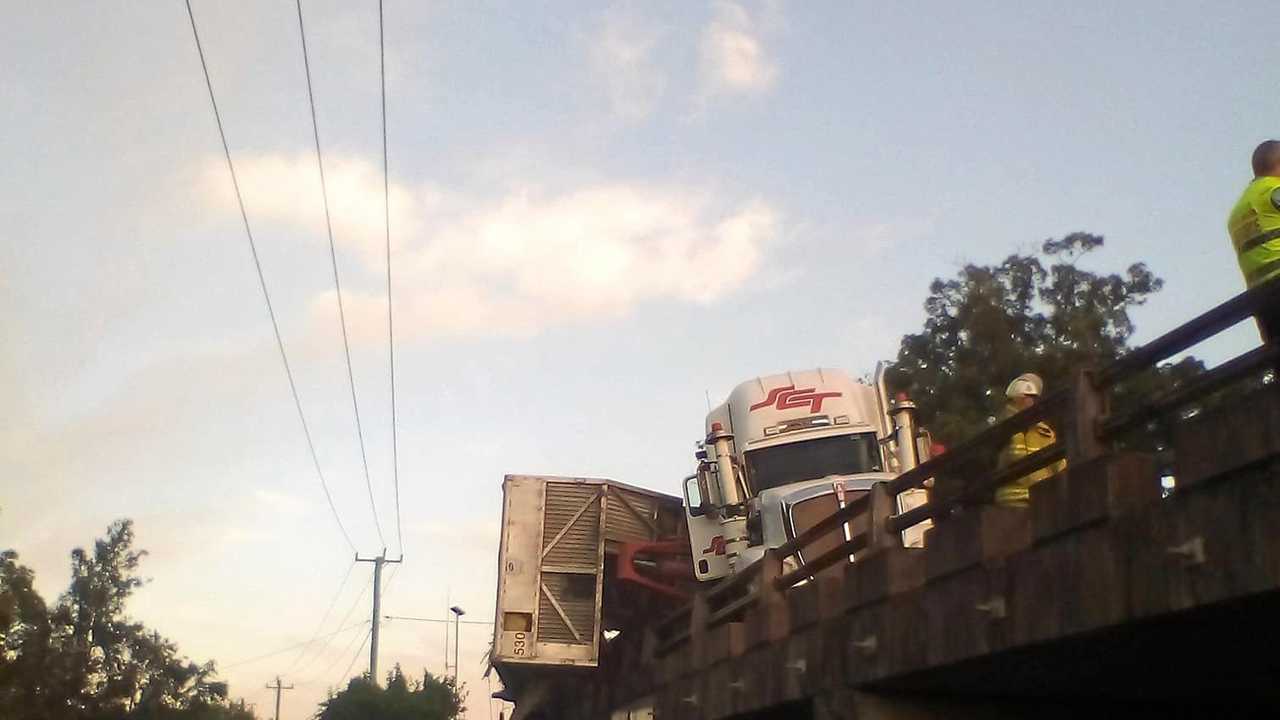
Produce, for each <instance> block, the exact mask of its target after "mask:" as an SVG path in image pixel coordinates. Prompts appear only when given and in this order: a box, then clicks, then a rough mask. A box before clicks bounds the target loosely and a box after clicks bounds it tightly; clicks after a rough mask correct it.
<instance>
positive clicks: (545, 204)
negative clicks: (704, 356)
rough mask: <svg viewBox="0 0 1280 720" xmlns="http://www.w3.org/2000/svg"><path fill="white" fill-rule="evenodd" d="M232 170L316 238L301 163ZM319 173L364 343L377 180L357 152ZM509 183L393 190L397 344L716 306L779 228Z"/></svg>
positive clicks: (347, 296)
mask: <svg viewBox="0 0 1280 720" xmlns="http://www.w3.org/2000/svg"><path fill="white" fill-rule="evenodd" d="M210 163H211V164H213V161H210ZM239 167H240V172H241V175H242V176H243V178H244V179H243V181H242V182H243V185H244V188H245V197H246V198H247V202H248V203H249V204H250V208H249V211H250V213H251V214H252V216H254V217H265V218H267V219H270V220H272V221H273V222H278V223H287V224H290V225H292V226H296V227H299V228H305V229H307V230H315V229H317V227H319V232H320V233H322V228H323V225H322V221H321V220H320V219H319V217H318V215H319V213H318V211H317V210H316V209H315V206H316V205H318V202H308V201H306V200H305V199H302V200H300V199H299V188H302V187H305V185H306V183H307V182H309V180H308V178H311V177H313V176H314V168H313V167H309V166H308V165H307V163H306V161H305V157H303V158H300V159H288V158H282V157H278V156H262V157H251V158H247V159H245V160H242V161H241V163H240V166H239ZM326 173H327V177H328V179H329V187H330V197H331V199H332V200H333V203H332V205H333V215H334V223H335V231H336V232H337V240H338V242H339V243H340V244H341V245H343V246H344V249H351V250H355V252H354V255H355V256H356V257H358V258H360V259H361V260H362V262H363V263H364V264H363V267H362V268H360V270H362V271H363V273H362V274H363V278H362V277H360V274H359V273H352V275H353V281H352V282H350V283H348V282H346V280H345V278H344V287H343V293H344V294H343V300H344V302H345V304H346V308H347V315H348V321H349V324H350V325H351V327H352V329H353V331H354V332H356V333H357V334H360V333H366V334H369V335H371V336H373V335H376V334H377V333H381V332H384V328H385V322H386V320H385V312H386V309H385V296H384V295H383V290H382V289H381V288H382V286H381V281H379V280H378V279H377V278H378V277H379V276H380V273H381V272H382V267H383V265H382V263H383V262H384V256H383V253H382V245H381V243H382V234H381V233H382V231H381V217H382V216H381V213H382V196H381V177H380V175H379V174H378V173H377V172H375V171H374V169H373V167H372V166H371V165H370V164H369V163H367V162H364V161H362V160H359V159H353V158H336V159H334V160H333V161H331V162H330V163H329V165H328V166H327V167H326ZM209 182H210V191H211V192H210V196H211V197H218V198H219V200H218V202H221V203H224V204H226V206H227V207H228V208H229V207H233V205H231V203H233V202H234V200H233V199H232V198H231V197H230V196H229V195H227V194H226V193H225V192H224V193H221V194H219V193H218V192H217V190H216V188H217V187H219V185H220V186H222V187H225V185H226V182H225V178H223V177H217V176H216V173H213V172H210V173H209ZM514 187H515V189H514V190H510V191H507V192H505V194H503V195H500V196H498V197H497V198H495V199H492V200H490V199H487V198H477V197H472V196H467V195H462V194H449V193H443V192H440V191H438V190H435V189H433V188H431V187H428V186H423V187H419V188H408V187H404V186H400V185H396V186H394V187H393V189H392V207H393V212H394V213H395V214H396V217H395V218H393V224H395V225H396V227H398V228H400V229H399V230H397V231H395V232H394V233H393V237H395V238H396V239H397V249H396V250H395V253H396V261H395V262H396V274H397V276H398V279H397V281H396V288H397V291H396V298H395V301H396V314H397V323H396V325H397V328H398V329H400V328H403V329H404V332H405V334H406V339H409V337H408V336H410V334H412V333H417V334H419V335H434V336H441V335H443V336H454V337H486V336H488V337H492V336H530V335H533V334H536V333H538V332H540V331H542V330H544V329H546V328H549V327H553V326H557V325H563V324H568V323H577V322H585V321H594V320H602V319H612V318H617V317H621V316H624V315H625V314H626V313H628V312H630V311H632V310H633V309H635V308H636V307H638V306H640V305H642V304H645V303H653V302H661V301H677V302H686V303H695V304H708V303H712V302H715V301H718V300H721V299H723V298H725V297H727V296H729V295H730V294H732V293H733V292H735V291H737V290H739V289H741V288H742V287H743V286H744V285H745V284H746V283H747V281H748V280H749V279H750V278H751V277H752V276H753V275H754V274H755V273H756V271H757V270H758V269H759V268H760V266H761V264H762V262H763V259H764V257H765V254H766V253H767V251H768V248H769V246H770V244H771V242H772V241H773V240H774V239H775V238H776V237H777V235H778V234H779V226H780V218H779V214H778V212H777V211H776V210H775V209H774V208H773V207H772V206H771V205H769V204H768V203H766V202H764V201H761V200H746V201H737V202H728V201H725V200H724V199H722V198H719V197H717V196H715V194H714V193H710V192H704V191H699V190H698V189H697V188H690V187H685V186H674V185H673V186H662V185H646V184H634V183H600V184H591V185H586V186H582V187H578V188H575V189H570V190H567V191H560V192H544V191H541V190H540V189H538V188H537V187H536V186H533V185H523V186H522V185H518V184H517V185H515V186H514ZM319 237H323V235H322V234H320V235H319ZM353 246H354V247H353ZM362 279H363V280H365V281H366V282H363V283H362V282H361V280H362ZM333 304H334V303H333V296H332V290H330V291H329V292H328V293H327V294H321V295H320V296H318V297H316V298H314V300H313V307H314V310H315V312H316V314H317V316H320V315H321V314H322V313H327V312H329V311H330V310H331V309H332V307H333ZM324 317H325V318H326V320H325V322H328V321H329V320H330V319H329V318H328V316H327V315H325V316H324ZM398 334H399V333H398Z"/></svg>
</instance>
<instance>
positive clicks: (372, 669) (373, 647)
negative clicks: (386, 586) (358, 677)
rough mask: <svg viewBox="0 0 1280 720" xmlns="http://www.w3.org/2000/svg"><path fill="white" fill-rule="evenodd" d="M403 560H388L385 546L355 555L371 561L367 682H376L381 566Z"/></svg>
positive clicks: (357, 557) (380, 615) (359, 558)
mask: <svg viewBox="0 0 1280 720" xmlns="http://www.w3.org/2000/svg"><path fill="white" fill-rule="evenodd" d="M403 560H404V556H403V555H401V556H400V557H398V558H396V559H395V560H388V559H387V549H386V548H383V549H382V553H381V554H380V555H378V557H371V558H362V557H360V556H359V555H358V554H357V555H356V562H371V563H373V631H372V633H371V635H370V638H369V682H371V683H373V684H374V685H375V686H376V685H377V684H378V623H379V621H380V620H381V619H382V566H383V565H387V564H393V565H394V564H395V563H398V562H401V561H403ZM276 720H279V718H277V719H276Z"/></svg>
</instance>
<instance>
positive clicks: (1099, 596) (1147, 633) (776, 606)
mask: <svg viewBox="0 0 1280 720" xmlns="http://www.w3.org/2000/svg"><path fill="white" fill-rule="evenodd" d="M1220 427H1229V428H1234V431H1233V432H1231V433H1215V432H1214V431H1213V428H1220ZM1188 432H1190V433H1191V434H1190V435H1188V437H1197V436H1198V437H1201V438H1208V437H1213V438H1217V444H1214V445H1210V444H1208V443H1204V442H1201V443H1198V444H1197V443H1195V442H1189V443H1187V444H1186V446H1185V447H1183V448H1181V454H1180V455H1179V459H1180V461H1182V462H1183V463H1185V464H1186V465H1187V466H1188V467H1197V468H1206V467H1211V464H1209V460H1210V458H1209V456H1207V455H1205V454H1204V453H1210V454H1211V456H1212V457H1214V458H1218V461H1217V465H1218V466H1219V467H1220V468H1221V471H1220V472H1206V471H1204V470H1201V471H1200V477H1192V476H1188V478H1189V479H1191V480H1192V482H1187V483H1184V484H1183V485H1182V486H1180V487H1179V489H1178V490H1177V491H1176V492H1174V493H1173V494H1172V495H1170V496H1169V497H1167V498H1161V497H1160V492H1159V484H1158V479H1157V474H1156V472H1155V467H1154V465H1153V464H1152V463H1151V461H1150V460H1149V459H1147V458H1144V457H1143V456H1140V455H1126V454H1118V455H1108V456H1104V457H1102V458H1100V459H1098V460H1096V461H1094V462H1092V463H1089V464H1087V465H1083V466H1080V467H1073V468H1071V470H1070V471H1069V472H1068V473H1067V474H1065V475H1063V476H1060V477H1057V478H1053V479H1051V480H1047V481H1045V482H1043V483H1041V484H1039V485H1036V486H1035V487H1034V488H1033V500H1032V508H1031V509H1030V510H1016V509H1006V508H995V507H979V508H972V509H968V510H966V512H964V513H963V514H961V515H958V516H954V517H952V518H950V519H948V520H947V521H946V522H943V523H941V524H940V525H939V526H938V527H937V528H935V529H933V530H932V531H930V532H931V534H932V535H934V536H935V537H933V538H931V542H930V543H929V545H928V547H927V548H926V549H923V550H918V549H903V548H886V549H883V550H878V551H875V552H873V553H870V554H867V555H865V556H862V557H860V558H859V561H858V562H855V563H851V564H849V565H848V566H847V567H846V568H845V572H844V574H843V576H839V575H836V576H834V577H831V576H828V577H821V578H819V579H818V580H817V581H812V582H809V583H806V584H804V585H801V586H799V587H796V588H794V589H792V590H791V592H789V593H787V594H785V595H781V594H780V595H776V596H774V597H773V599H772V600H771V601H762V602H761V603H760V604H758V605H757V606H756V607H754V608H753V609H751V610H750V611H748V612H747V613H746V614H745V615H744V616H743V617H742V618H741V620H739V621H737V622H728V623H723V624H720V625H718V626H715V627H712V628H707V629H699V628H695V629H694V630H693V632H692V634H691V635H690V637H689V641H688V644H687V646H683V647H678V648H676V649H673V650H672V651H671V652H669V653H668V654H667V655H665V656H663V657H656V658H653V660H652V661H651V662H649V663H648V664H647V665H644V666H642V668H643V670H642V671H641V672H640V675H641V676H642V677H634V676H633V678H632V680H631V681H630V682H628V683H625V685H626V686H628V687H627V688H626V690H627V691H629V694H632V695H636V694H650V693H651V694H652V695H653V696H654V697H655V699H656V700H657V703H656V707H657V713H658V715H659V716H660V717H662V718H722V717H731V716H738V715H744V714H749V713H752V712H757V711H763V710H766V709H769V708H775V709H779V710H780V711H783V712H784V714H788V715H791V714H794V713H797V712H801V711H802V710H805V709H806V708H810V707H813V708H817V711H818V712H819V714H821V715H824V716H829V717H855V716H860V715H855V714H854V713H855V707H856V706H857V705H858V703H857V702H854V701H853V700H851V698H854V697H856V694H855V691H864V692H869V693H877V694H882V695H883V696H884V697H882V698H880V699H879V700H878V701H877V702H880V703H881V704H883V703H884V702H885V700H884V698H885V697H888V698H892V697H893V696H894V694H909V695H911V696H912V697H915V698H918V697H921V696H924V697H929V696H933V697H935V699H941V698H950V699H953V700H954V699H961V698H968V699H984V700H986V701H993V700H997V699H999V700H1001V701H1004V702H1005V704H1006V705H1007V703H1008V701H1010V700H1012V699H1022V700H1029V699H1038V700H1042V701H1050V702H1051V703H1053V704H1054V705H1058V704H1061V703H1067V702H1070V703H1072V704H1074V705H1075V706H1078V705H1079V704H1080V703H1083V702H1090V701H1092V702H1106V703H1115V702H1120V701H1124V702H1146V703H1153V702H1158V703H1160V704H1162V705H1166V706H1167V705H1168V704H1170V703H1174V704H1176V706H1178V707H1183V708H1185V707H1186V704H1187V703H1189V702H1210V703H1214V704H1215V705H1218V706H1221V705H1222V704H1224V703H1228V704H1230V703H1242V702H1248V703H1278V704H1280V682H1277V681H1278V680H1280V660H1276V659H1275V657H1276V654H1275V650H1274V649H1275V648H1277V647H1280V393H1276V392H1268V393H1266V394H1265V395H1262V396H1260V397H1258V398H1257V399H1256V402H1252V403H1250V404H1248V405H1247V406H1241V407H1233V408H1229V409H1227V410H1224V411H1220V412H1216V413H1212V414H1210V415H1206V416H1205V417H1202V418H1199V419H1198V420H1197V422H1194V423H1191V424H1190V425H1189V427H1188ZM695 612H696V611H695ZM619 690H621V688H619ZM795 703H800V704H799V705H797V704H795ZM949 707H952V708H954V704H951V705H949ZM1165 709H1167V708H1165ZM889 716H892V715H889Z"/></svg>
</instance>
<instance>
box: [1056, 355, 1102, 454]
mask: <svg viewBox="0 0 1280 720" xmlns="http://www.w3.org/2000/svg"><path fill="white" fill-rule="evenodd" d="M1106 414H1107V395H1106V393H1105V392H1103V390H1102V388H1100V387H1099V386H1098V383H1097V373H1096V372H1095V371H1093V370H1080V371H1078V372H1077V373H1076V375H1075V377H1074V378H1073V381H1072V388H1071V406H1070V408H1069V410H1068V415H1067V419H1066V423H1067V427H1065V428H1063V431H1064V433H1065V435H1066V437H1065V438H1064V439H1065V441H1066V443H1067V464H1068V465H1077V464H1080V463H1084V462H1087V461H1089V460H1092V459H1094V458H1097V457H1100V456H1102V455H1103V453H1105V452H1106V451H1107V448H1106V445H1105V443H1103V441H1102V439H1101V438H1100V437H1098V422H1099V420H1101V419H1102V418H1103V417H1105V416H1106Z"/></svg>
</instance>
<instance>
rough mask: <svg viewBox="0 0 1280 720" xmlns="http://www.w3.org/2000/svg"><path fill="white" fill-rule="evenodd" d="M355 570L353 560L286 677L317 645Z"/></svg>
mask: <svg viewBox="0 0 1280 720" xmlns="http://www.w3.org/2000/svg"><path fill="white" fill-rule="evenodd" d="M355 568H356V561H355V560H352V561H351V564H350V565H348V566H347V571H346V573H344V574H343V575H342V582H340V583H338V591H337V592H335V593H334V594H333V598H332V599H330V600H329V606H328V607H327V608H325V610H324V615H322V616H321V617H320V622H319V624H317V625H316V631H315V632H314V633H313V634H312V635H311V640H310V641H308V642H307V645H306V647H304V648H302V650H300V651H298V654H297V655H295V656H294V657H293V662H291V663H289V667H288V668H286V669H285V671H284V674H285V675H288V674H289V673H291V672H293V669H294V668H295V667H297V666H298V663H299V662H300V661H301V660H302V657H303V656H304V655H306V654H307V652H308V651H309V650H310V649H311V646H312V645H314V644H315V641H316V640H317V639H319V637H320V631H321V630H323V629H324V624H325V621H326V620H328V619H329V613H331V612H333V607H334V606H335V605H337V604H338V598H339V597H341V596H342V591H343V590H344V589H346V587H347V580H350V579H351V571H352V570H355ZM338 624H339V625H341V624H342V623H338Z"/></svg>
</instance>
